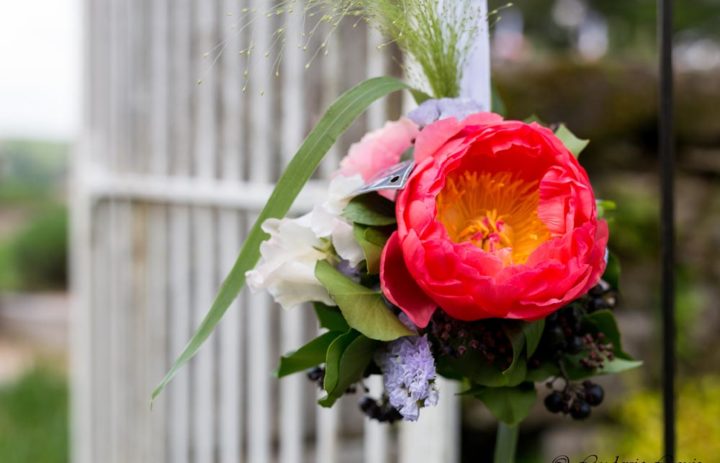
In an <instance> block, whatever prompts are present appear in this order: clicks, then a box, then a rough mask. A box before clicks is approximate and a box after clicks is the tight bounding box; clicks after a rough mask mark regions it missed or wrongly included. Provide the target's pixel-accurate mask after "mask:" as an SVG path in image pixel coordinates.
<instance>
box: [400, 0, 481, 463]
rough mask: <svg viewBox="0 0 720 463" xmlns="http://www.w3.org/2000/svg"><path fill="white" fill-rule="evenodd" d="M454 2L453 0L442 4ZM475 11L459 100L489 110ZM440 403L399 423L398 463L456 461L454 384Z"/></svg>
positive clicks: (477, 4) (475, 3) (475, 4)
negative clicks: (418, 416)
mask: <svg viewBox="0 0 720 463" xmlns="http://www.w3.org/2000/svg"><path fill="white" fill-rule="evenodd" d="M446 1H455V0H446ZM468 3H469V4H470V7H472V8H477V9H478V11H479V14H478V16H479V21H480V24H479V28H478V33H477V34H476V36H475V42H474V44H473V45H472V48H471V51H470V53H469V56H468V59H467V62H466V64H465V68H464V69H463V78H462V82H461V86H460V87H461V90H460V91H461V94H460V96H461V97H464V98H470V99H473V100H475V101H477V102H479V103H480V104H481V105H483V107H484V108H485V109H487V110H489V109H490V104H491V96H490V95H491V92H490V37H489V27H488V20H487V11H488V7H487V0H472V1H471V2H466V1H460V0H458V4H459V5H460V6H461V7H465V6H468ZM439 387H440V401H439V403H438V406H437V407H431V408H427V409H423V410H422V411H421V419H420V420H419V421H418V422H416V423H402V426H401V428H400V462H401V463H415V462H418V461H423V462H433V463H453V462H457V461H459V460H460V454H459V451H458V450H459V447H460V401H459V398H458V397H457V395H456V393H457V392H458V385H457V383H456V382H454V381H448V380H445V379H441V380H440V381H439Z"/></svg>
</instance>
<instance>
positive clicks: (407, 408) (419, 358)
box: [375, 335, 438, 421]
mask: <svg viewBox="0 0 720 463" xmlns="http://www.w3.org/2000/svg"><path fill="white" fill-rule="evenodd" d="M375 361H376V362H377V364H378V366H380V369H381V370H382V372H383V383H384V384H385V392H386V393H387V395H388V400H389V402H390V405H392V406H393V407H394V408H395V409H397V410H398V411H399V412H400V414H401V415H402V416H403V418H404V419H406V420H408V421H416V420H417V419H418V417H419V415H420V409H421V408H423V407H427V406H430V405H437V402H438V390H437V385H436V383H435V379H436V372H435V359H433V356H432V353H431V352H430V344H429V343H428V339H427V336H426V335H425V336H407V337H404V338H400V339H397V340H395V341H393V342H391V343H389V344H388V345H387V347H386V348H385V349H384V350H382V351H380V352H379V353H378V355H377V358H376V360H375Z"/></svg>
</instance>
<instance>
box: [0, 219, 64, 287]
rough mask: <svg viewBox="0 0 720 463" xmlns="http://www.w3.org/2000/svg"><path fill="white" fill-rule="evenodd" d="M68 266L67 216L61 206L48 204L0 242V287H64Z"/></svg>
mask: <svg viewBox="0 0 720 463" xmlns="http://www.w3.org/2000/svg"><path fill="white" fill-rule="evenodd" d="M67 267H68V215H67V210H66V209H65V208H64V207H61V206H52V207H49V208H48V209H47V210H45V211H43V212H42V213H39V214H38V215H37V216H36V217H35V218H34V219H33V220H31V221H30V223H28V224H27V225H26V226H25V227H24V228H22V229H21V230H19V231H18V232H17V233H16V234H15V235H14V236H13V237H11V238H10V239H9V240H7V241H6V242H5V243H2V244H0V290H23V291H32V290H47V289H62V288H65V287H66V286H67V278H68V275H67V273H68V272H67Z"/></svg>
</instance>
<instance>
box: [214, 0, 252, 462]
mask: <svg viewBox="0 0 720 463" xmlns="http://www.w3.org/2000/svg"><path fill="white" fill-rule="evenodd" d="M240 8H241V7H240V4H239V1H238V0H223V2H222V11H221V12H220V22H221V25H220V30H221V32H222V39H223V40H224V41H225V42H224V43H223V44H222V45H221V47H222V56H221V58H220V67H221V73H222V74H221V81H220V86H221V88H220V90H221V95H222V101H221V106H222V112H221V114H222V120H221V121H220V126H221V130H222V147H221V152H222V158H221V161H222V169H221V172H222V178H223V180H226V181H229V182H239V181H240V180H242V167H243V163H242V155H243V152H242V146H241V144H242V140H243V139H244V137H245V134H244V130H243V128H244V126H243V124H242V108H241V99H242V92H241V82H242V74H241V67H240V66H241V62H240V61H241V60H240V55H239V50H240V49H241V43H242V42H241V35H240V33H239V31H238V21H239V17H240ZM241 231H242V229H241V224H240V215H239V213H238V212H236V211H234V210H228V209H222V210H221V211H220V217H219V240H220V247H219V260H218V264H219V271H220V276H221V277H224V276H225V275H227V274H228V272H229V271H230V269H231V268H232V265H233V264H234V262H235V257H236V256H237V254H238V252H239V249H240V237H241ZM217 283H218V284H219V283H220V282H219V281H217ZM243 309H245V307H243V306H241V304H240V303H239V301H236V302H234V303H233V304H232V305H231V306H230V308H229V309H228V311H227V312H226V313H225V317H224V319H223V323H222V324H221V326H220V327H219V330H218V331H219V337H220V352H219V357H218V365H219V371H218V375H219V404H220V405H219V407H218V413H219V415H220V416H219V426H220V429H219V430H218V431H219V435H218V438H219V447H220V455H219V459H220V463H238V462H240V461H241V449H242V443H243V438H244V436H243V427H242V420H241V417H242V413H243V410H244V407H243V406H242V396H243V391H244V389H245V385H244V376H243V374H242V365H243V353H244V350H243V342H242V340H243V336H242V332H241V324H242V319H243V317H242V310H243Z"/></svg>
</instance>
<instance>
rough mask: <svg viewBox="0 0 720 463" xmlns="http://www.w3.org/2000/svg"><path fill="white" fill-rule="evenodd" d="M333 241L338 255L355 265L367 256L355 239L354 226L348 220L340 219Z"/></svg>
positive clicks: (333, 234) (334, 231)
mask: <svg viewBox="0 0 720 463" xmlns="http://www.w3.org/2000/svg"><path fill="white" fill-rule="evenodd" d="M332 243H333V246H334V247H335V251H337V253H338V255H339V256H340V257H342V258H343V259H345V260H347V261H349V262H350V265H351V266H353V267H355V266H356V265H357V264H359V263H360V261H362V260H363V259H364V258H365V256H364V254H363V250H362V248H361V247H360V245H359V244H358V242H357V241H356V240H355V236H354V235H353V229H352V226H351V225H350V224H348V223H346V222H342V221H338V223H337V225H336V226H335V229H334V230H333V233H332Z"/></svg>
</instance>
